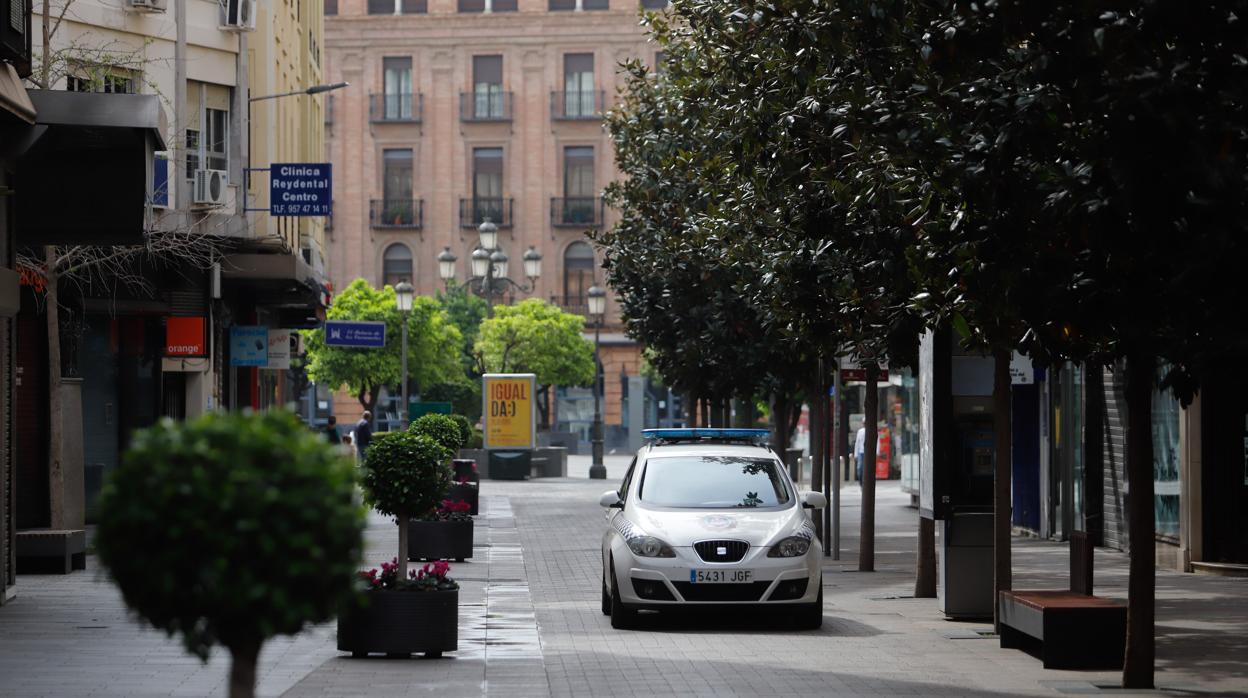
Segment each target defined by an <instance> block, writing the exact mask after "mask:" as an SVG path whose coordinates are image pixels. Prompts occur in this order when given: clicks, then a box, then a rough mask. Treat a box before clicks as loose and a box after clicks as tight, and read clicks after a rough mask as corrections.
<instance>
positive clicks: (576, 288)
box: [563, 242, 594, 314]
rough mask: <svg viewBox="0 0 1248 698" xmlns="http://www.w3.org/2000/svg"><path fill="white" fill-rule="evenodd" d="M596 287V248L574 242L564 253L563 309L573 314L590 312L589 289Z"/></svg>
mask: <svg viewBox="0 0 1248 698" xmlns="http://www.w3.org/2000/svg"><path fill="white" fill-rule="evenodd" d="M593 285H594V248H592V247H590V246H589V243H585V242H574V243H572V244H571V245H568V249H567V250H565V251H564V253H563V307H564V309H565V310H567V311H568V312H571V313H582V314H584V313H587V312H589V293H588V292H589V287H590V286H593Z"/></svg>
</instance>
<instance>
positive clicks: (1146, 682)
mask: <svg viewBox="0 0 1248 698" xmlns="http://www.w3.org/2000/svg"><path fill="white" fill-rule="evenodd" d="M1155 372H1156V366H1155V360H1154V358H1153V357H1152V356H1147V355H1135V354H1133V355H1131V356H1129V357H1128V358H1127V388H1126V396H1127V473H1128V474H1127V483H1128V485H1129V486H1130V488H1131V489H1130V493H1129V494H1128V495H1127V537H1128V540H1129V541H1130V546H1131V550H1130V567H1129V569H1130V573H1129V576H1128V578H1127V648H1126V659H1125V661H1124V662H1123V667H1122V687H1123V688H1152V687H1153V660H1154V651H1155V648H1154V639H1153V613H1154V609H1153V604H1154V598H1155V596H1156V587H1155V583H1156V580H1155V579H1154V574H1155V572H1154V567H1155V564H1156V561H1155V557H1154V556H1155V554H1156V553H1155V550H1154V549H1155V547H1156V543H1155V541H1154V539H1153V536H1154V535H1155V532H1156V522H1155V521H1154V512H1153V506H1154V504H1153V429H1152V419H1153V381H1154V378H1155Z"/></svg>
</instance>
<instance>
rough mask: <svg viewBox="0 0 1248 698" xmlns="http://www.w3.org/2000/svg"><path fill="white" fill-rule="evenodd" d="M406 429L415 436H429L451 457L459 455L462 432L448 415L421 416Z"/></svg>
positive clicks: (461, 446)
mask: <svg viewBox="0 0 1248 698" xmlns="http://www.w3.org/2000/svg"><path fill="white" fill-rule="evenodd" d="M408 429H409V431H412V432H414V433H416V434H424V435H426V436H429V437H430V438H432V439H433V440H434V441H437V442H438V443H439V444H441V445H442V447H443V448H445V449H446V450H447V451H449V452H450V453H451V454H452V456H453V454H456V453H459V449H461V448H463V446H464V439H463V432H462V431H461V430H460V426H459V422H456V421H455V419H454V418H452V417H451V415H449V414H426V415H422V416H420V417H419V418H417V419H416V421H414V422H412V425H411V426H410V427H408ZM452 456H448V458H449V457H452Z"/></svg>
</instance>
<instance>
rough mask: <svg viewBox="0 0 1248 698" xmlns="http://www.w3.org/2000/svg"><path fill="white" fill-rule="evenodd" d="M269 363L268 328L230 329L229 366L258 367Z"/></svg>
mask: <svg viewBox="0 0 1248 698" xmlns="http://www.w3.org/2000/svg"><path fill="white" fill-rule="evenodd" d="M268 363H269V328H267V327H265V326H264V325H234V326H233V327H231V328H230V365H231V366H259V367H260V368H264V366H265V365H267V364H268Z"/></svg>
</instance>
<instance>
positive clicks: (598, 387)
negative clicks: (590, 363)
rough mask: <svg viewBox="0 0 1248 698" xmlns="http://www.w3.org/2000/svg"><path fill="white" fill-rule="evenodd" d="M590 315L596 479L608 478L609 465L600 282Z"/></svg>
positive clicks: (603, 309)
mask: <svg viewBox="0 0 1248 698" xmlns="http://www.w3.org/2000/svg"><path fill="white" fill-rule="evenodd" d="M587 295H588V296H589V316H590V317H591V318H593V320H594V426H593V431H592V432H591V433H590V444H591V448H592V453H593V460H592V462H591V463H590V466H589V477H590V478H591V479H594V480H605V479H607V466H606V465H605V464H604V463H603V462H602V396H601V394H600V393H601V391H602V359H601V356H600V351H599V345H600V341H599V340H600V334H601V332H602V321H603V318H604V317H605V316H606V312H607V292H606V290H604V289H603V288H602V287H601V286H599V285H598V284H594V285H593V286H590V287H589V291H588V292H587Z"/></svg>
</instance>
